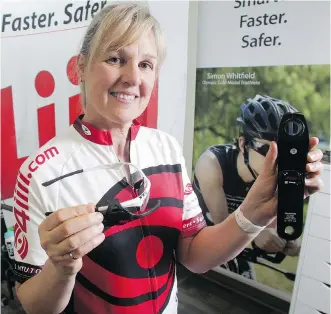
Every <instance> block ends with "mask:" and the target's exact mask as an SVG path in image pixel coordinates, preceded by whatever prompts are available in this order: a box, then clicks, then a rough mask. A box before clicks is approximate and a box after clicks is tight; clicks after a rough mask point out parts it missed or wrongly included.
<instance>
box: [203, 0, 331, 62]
mask: <svg viewBox="0 0 331 314" xmlns="http://www.w3.org/2000/svg"><path fill="white" fill-rule="evenodd" d="M243 2H245V3H246V6H245V7H243ZM248 2H249V1H201V2H200V4H199V21H198V23H199V32H198V52H197V68H212V67H216V68H217V67H232V66H234V67H238V66H272V65H294V64H329V63H330V2H329V1H297V0H292V1H291V0H290V1H286V0H285V1H278V2H275V1H269V3H265V4H261V5H252V3H253V2H262V1H250V3H251V5H250V6H248ZM263 2H266V1H263ZM239 3H240V7H238V6H239ZM235 7H237V8H235ZM265 14H266V15H267V16H266V22H267V23H268V25H263V24H262V25H260V26H257V25H258V21H257V19H256V18H257V17H259V16H261V18H260V21H261V22H262V23H264V19H265V18H264V15H265ZM280 14H283V16H282V17H281V20H280V23H276V22H279V18H280V16H279V15H280ZM244 15H246V16H244ZM272 15H275V16H274V17H271V16H272ZM242 16H243V17H242ZM249 18H254V21H253V20H252V19H249ZM270 18H271V20H270ZM285 21H286V22H285ZM270 22H271V23H276V24H271V23H270ZM240 25H241V26H242V27H240ZM252 25H254V26H252ZM248 26H250V27H248ZM262 33H264V34H265V35H264V37H266V36H270V37H272V39H273V37H274V36H278V38H277V39H276V45H275V46H264V45H263V46H261V47H260V46H257V47H246V48H242V46H245V45H246V43H245V42H244V41H243V40H242V38H243V36H249V38H251V37H255V38H259V37H260V35H261V34H262ZM245 40H246V39H245ZM272 42H273V40H272ZM262 43H264V41H262ZM279 43H280V45H279ZM257 44H259V41H258V42H257ZM266 44H270V43H269V42H268V41H267V42H266Z"/></svg>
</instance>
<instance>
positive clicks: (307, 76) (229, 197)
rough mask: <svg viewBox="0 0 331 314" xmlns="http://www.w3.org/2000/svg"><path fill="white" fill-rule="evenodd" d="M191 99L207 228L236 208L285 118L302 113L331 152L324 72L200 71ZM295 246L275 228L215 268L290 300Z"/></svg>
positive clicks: (196, 175)
mask: <svg viewBox="0 0 331 314" xmlns="http://www.w3.org/2000/svg"><path fill="white" fill-rule="evenodd" d="M195 99H196V104H195V118H194V146H193V161H192V164H193V171H192V173H193V174H192V180H193V188H194V191H195V192H196V194H197V196H198V198H199V202H200V205H201V207H202V210H203V212H204V216H205V219H206V222H207V224H209V225H213V224H215V223H220V222H222V221H223V220H224V219H226V217H227V216H228V215H229V214H230V213H232V212H233V211H234V210H235V209H236V208H238V207H239V206H240V204H241V203H242V201H243V200H244V198H245V196H246V195H247V193H248V191H249V190H250V188H251V186H252V185H253V184H254V181H255V179H256V178H257V176H258V175H259V173H260V171H261V170H262V167H263V165H264V159H265V156H266V154H267V152H268V149H269V143H270V141H272V140H276V136H277V132H278V126H279V122H280V120H281V117H282V115H283V114H284V113H286V112H296V111H300V112H302V113H303V114H304V115H305V118H306V120H307V123H308V128H309V132H310V136H316V137H318V138H319V140H320V142H319V148H321V149H322V151H324V150H329V149H330V142H329V139H330V67H329V65H287V66H264V67H262V66H260V67H222V68H199V69H197V76H196V98H195ZM308 202H309V199H306V200H305V202H304V204H305V205H304V217H305V215H306V211H307V206H308ZM301 240H302V236H301V237H300V238H299V239H297V240H295V241H292V242H287V241H285V240H283V239H281V238H280V237H279V236H278V234H277V231H276V223H273V224H272V225H269V226H267V227H266V228H265V229H264V230H263V231H262V232H261V233H260V234H259V235H258V236H257V237H256V239H255V240H254V241H253V242H252V244H250V245H249V246H248V247H247V249H245V250H244V251H243V252H242V253H241V254H239V255H238V256H237V257H236V258H235V259H234V260H231V261H229V262H228V263H227V264H225V265H220V268H222V271H223V270H225V272H231V274H232V275H233V274H234V273H235V274H238V276H242V277H245V278H248V279H250V280H252V281H251V282H252V283H255V284H256V285H257V286H258V288H261V287H262V288H263V287H268V289H269V290H270V291H275V294H277V295H287V296H288V299H289V298H290V297H291V294H292V290H293V286H294V280H295V273H296V269H297V266H298V259H299V254H300V245H301ZM235 276H237V275H235ZM245 280H246V279H245Z"/></svg>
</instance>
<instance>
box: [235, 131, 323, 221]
mask: <svg viewBox="0 0 331 314" xmlns="http://www.w3.org/2000/svg"><path fill="white" fill-rule="evenodd" d="M317 144H318V138H316V137H312V138H310V139H309V148H310V149H309V153H308V156H307V161H308V162H307V165H306V170H307V171H308V174H307V176H306V177H307V178H306V180H305V192H304V197H305V198H306V197H308V196H309V195H311V194H313V193H315V192H317V191H320V190H321V189H322V188H323V181H322V178H321V171H322V169H323V164H322V162H321V159H322V158H323V153H322V151H321V150H320V149H317V148H316V146H317ZM276 159H277V144H276V143H275V142H272V143H271V144H270V149H269V152H268V154H267V156H266V158H265V162H264V168H263V171H262V172H261V173H260V174H259V176H258V178H257V179H256V181H255V183H254V184H253V186H252V188H251V189H250V191H249V192H248V194H247V196H246V198H245V200H244V202H243V203H242V205H241V209H242V211H243V214H244V216H245V217H246V218H247V219H249V220H250V221H252V222H253V223H254V224H256V225H259V226H266V225H269V224H270V223H271V222H272V221H273V220H274V219H275V217H276V215H277V202H278V196H277V193H276V192H277V162H276Z"/></svg>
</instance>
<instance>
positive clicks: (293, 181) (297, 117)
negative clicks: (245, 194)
mask: <svg viewBox="0 0 331 314" xmlns="http://www.w3.org/2000/svg"><path fill="white" fill-rule="evenodd" d="M277 146H278V158H277V163H278V209H277V233H278V235H279V236H280V237H281V238H283V239H284V240H288V241H291V240H295V239H297V238H299V237H300V236H301V234H302V231H303V208H304V187H305V176H306V164H307V154H308V150H309V131H308V126H307V123H306V119H305V117H304V115H303V114H302V113H300V112H295V113H286V114H284V115H283V117H282V119H281V122H280V125H279V129H278V138H277Z"/></svg>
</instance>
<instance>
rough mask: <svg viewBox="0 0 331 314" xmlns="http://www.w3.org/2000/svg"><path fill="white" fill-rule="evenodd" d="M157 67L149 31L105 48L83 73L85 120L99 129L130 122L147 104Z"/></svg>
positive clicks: (153, 45)
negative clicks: (121, 44) (134, 39)
mask: <svg viewBox="0 0 331 314" xmlns="http://www.w3.org/2000/svg"><path fill="white" fill-rule="evenodd" d="M156 68H157V47H156V43H155V38H154V35H153V33H152V32H150V33H149V34H147V35H146V36H143V37H141V38H140V39H139V40H138V41H137V42H135V43H134V44H132V45H129V46H127V47H124V48H123V49H122V50H120V51H108V52H107V55H105V56H104V58H103V59H102V60H101V61H97V62H95V63H94V64H93V65H92V67H91V70H90V71H89V72H87V71H86V70H85V71H84V73H83V75H82V79H83V80H84V81H85V89H86V108H85V119H86V120H88V121H89V122H92V123H93V122H94V124H97V126H98V127H100V128H107V127H108V126H109V125H120V126H123V125H126V124H131V122H132V120H133V119H135V118H137V117H139V116H140V115H141V114H142V112H143V111H144V110H145V108H146V106H147V105H148V102H149V99H150V96H151V93H152V91H153V87H154V83H155V80H156Z"/></svg>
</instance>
